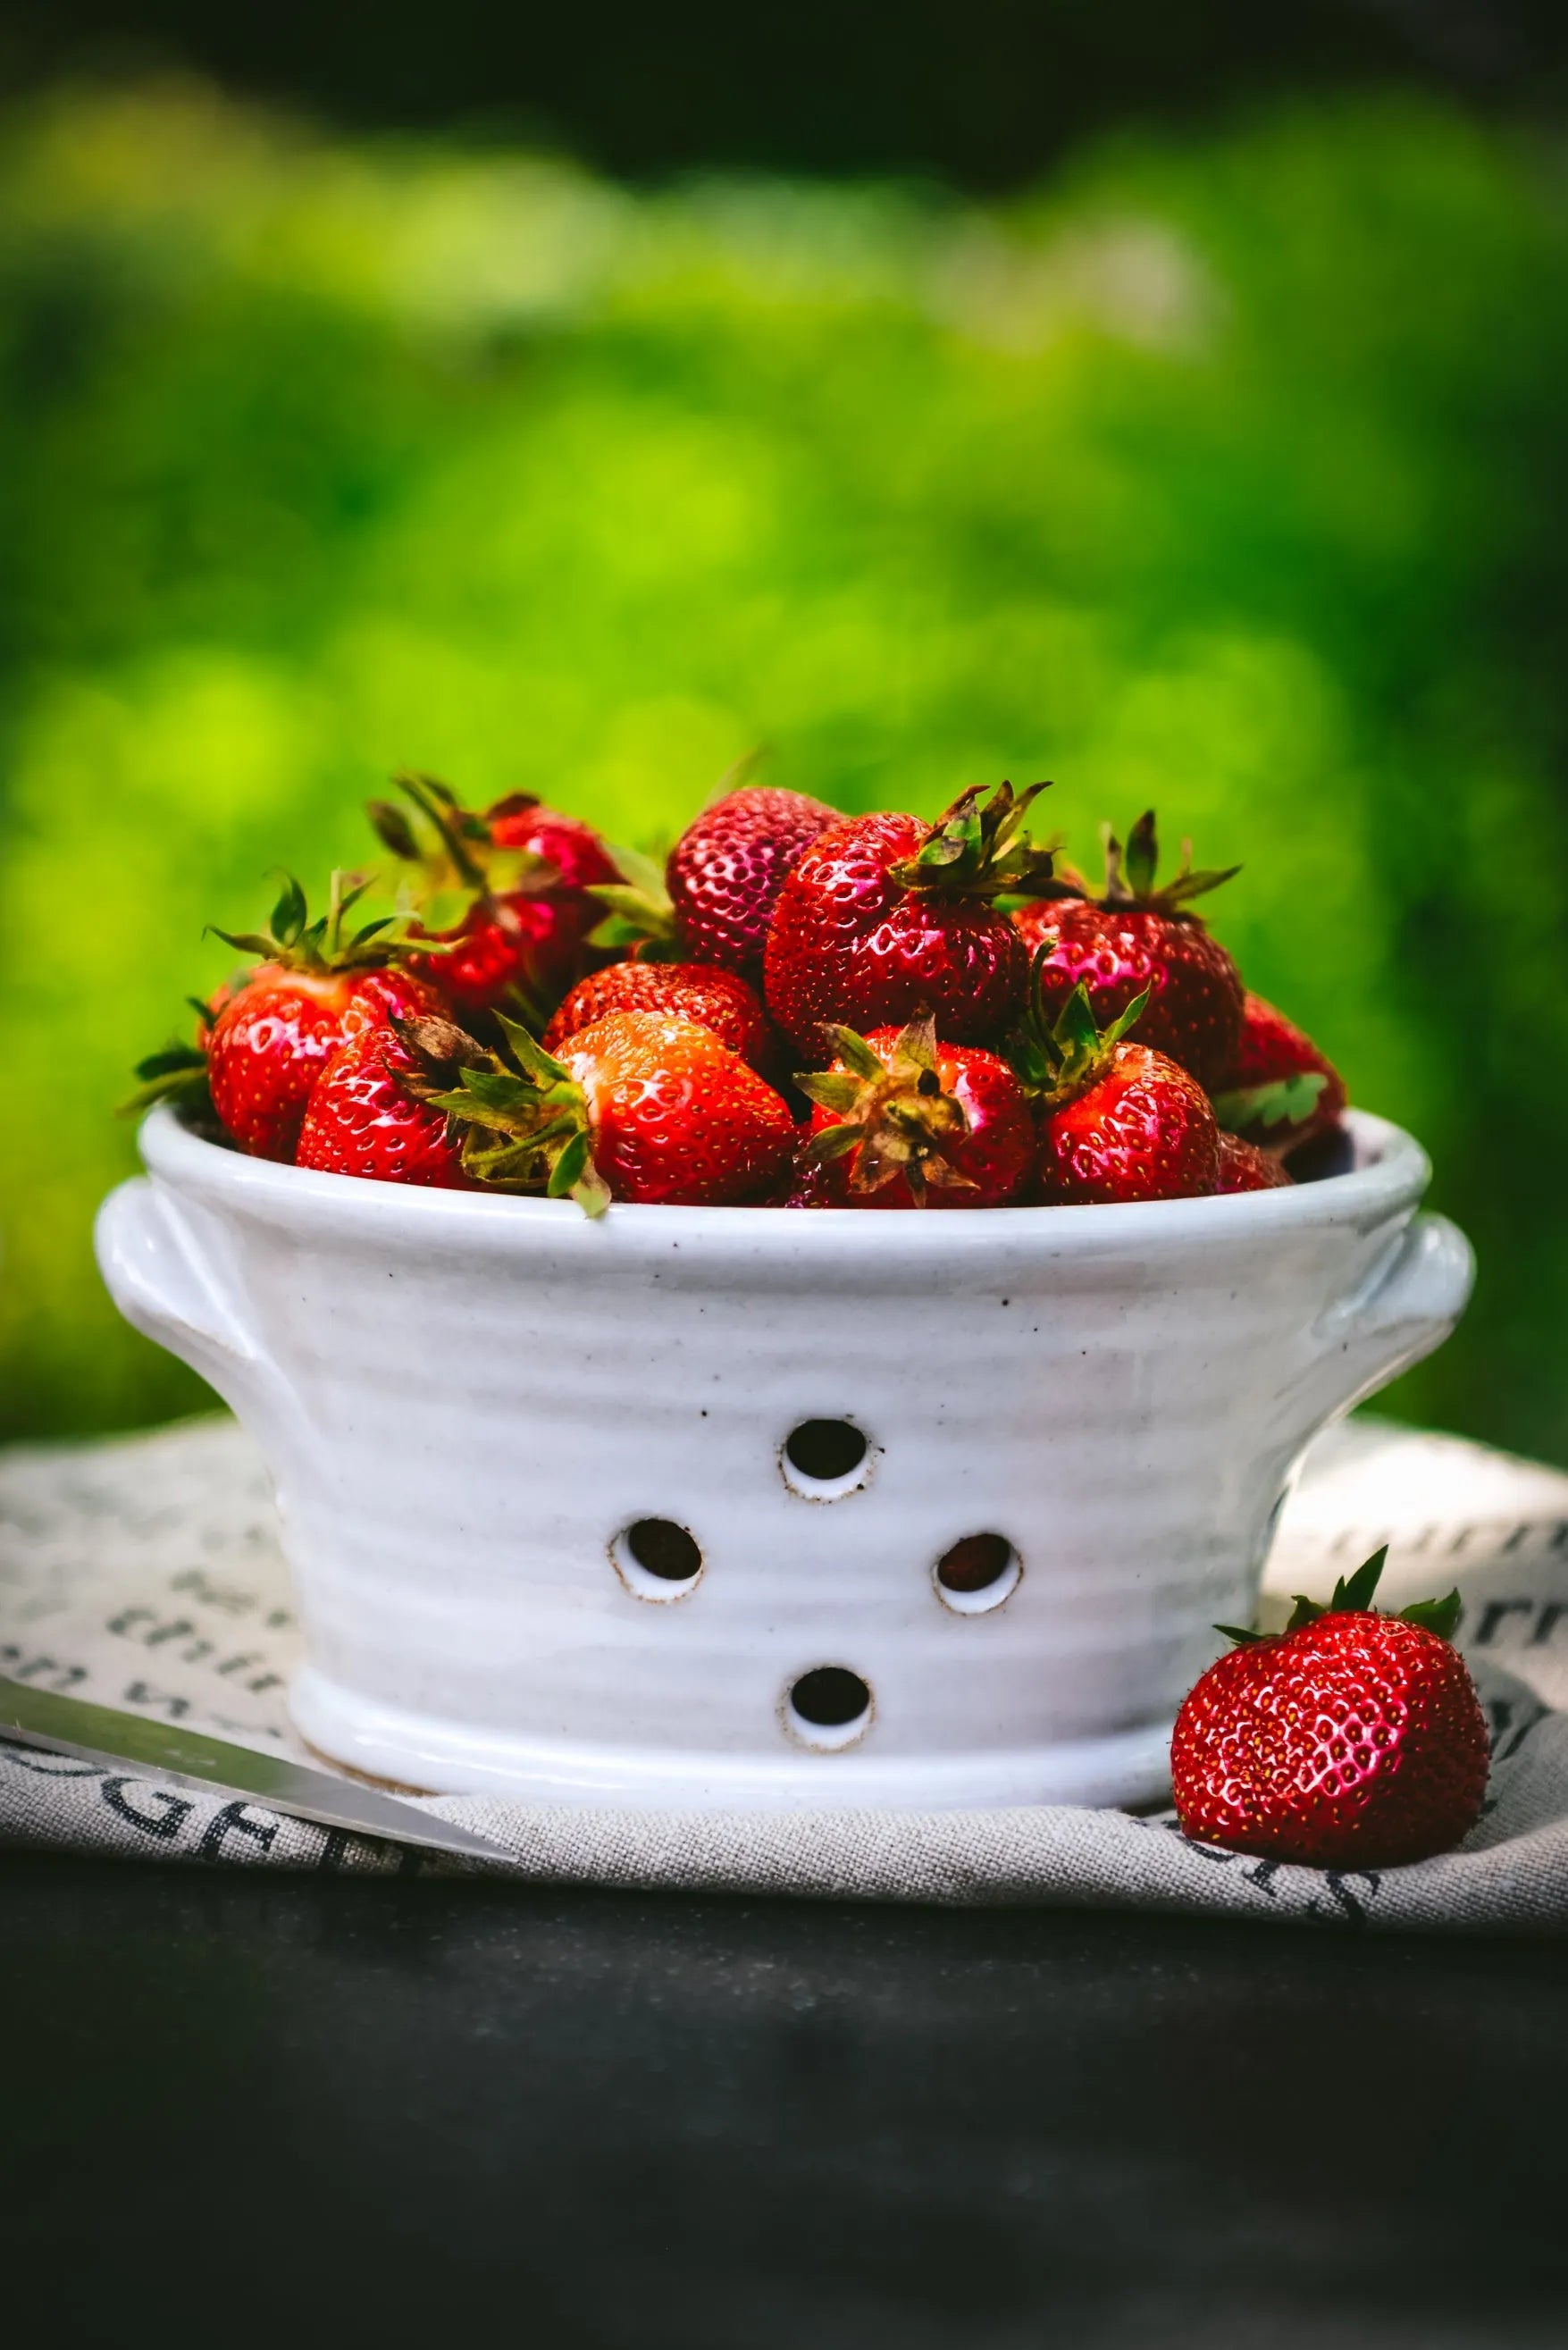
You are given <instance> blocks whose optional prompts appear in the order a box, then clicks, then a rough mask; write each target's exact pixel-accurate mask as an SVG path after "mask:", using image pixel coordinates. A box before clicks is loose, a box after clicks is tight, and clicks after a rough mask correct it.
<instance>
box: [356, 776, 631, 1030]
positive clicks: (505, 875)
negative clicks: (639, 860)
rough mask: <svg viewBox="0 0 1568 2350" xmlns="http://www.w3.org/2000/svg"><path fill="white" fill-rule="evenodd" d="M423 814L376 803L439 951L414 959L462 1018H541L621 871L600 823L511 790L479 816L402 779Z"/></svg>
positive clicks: (435, 785) (384, 838) (438, 786)
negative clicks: (603, 888)
mask: <svg viewBox="0 0 1568 2350" xmlns="http://www.w3.org/2000/svg"><path fill="white" fill-rule="evenodd" d="M397 784H398V788H399V789H400V791H401V792H403V793H404V794H405V795H406V796H407V797H408V798H409V800H410V801H411V803H412V804H413V806H414V807H415V809H416V810H417V811H418V814H419V816H420V817H421V819H422V825H421V827H418V828H416V826H415V825H414V824H413V823H411V822H410V819H409V817H408V816H407V815H406V814H405V813H404V811H403V810H402V809H401V808H400V807H398V806H394V805H393V804H392V803H390V802H389V801H384V800H373V801H372V802H371V803H370V805H369V811H368V812H369V817H370V821H371V824H372V826H373V827H374V828H375V831H376V833H377V835H378V837H379V839H380V841H381V844H382V846H383V847H386V848H389V849H390V851H391V852H392V854H393V856H394V857H396V858H398V859H399V860H400V864H401V865H402V866H403V867H404V868H406V870H405V887H410V886H411V887H412V889H413V891H414V894H415V898H416V902H417V903H418V904H419V906H420V909H421V923H422V927H423V934H424V935H425V936H426V937H428V938H431V939H432V940H434V941H437V942H439V945H440V948H441V951H440V952H435V953H431V954H427V955H414V956H412V957H410V967H411V968H412V969H414V970H417V971H419V972H422V973H423V974H424V975H425V976H426V977H428V978H430V979H431V980H432V981H433V982H434V983H435V984H436V985H437V986H439V987H440V988H441V992H442V993H443V994H444V995H445V996H446V998H447V1000H448V1002H449V1003H451V1004H452V1006H453V1007H454V1009H456V1010H457V1011H459V1012H460V1013H461V1014H462V1016H463V1018H465V1019H468V1020H472V1021H473V1022H474V1023H476V1024H481V1025H483V1024H484V1023H486V1022H487V1020H488V1019H489V1017H490V1015H491V1014H493V1013H494V1012H495V1011H497V1010H499V1009H504V1008H506V1007H508V1006H510V1007H511V1008H512V1009H513V1010H514V1011H516V1012H520V1013H523V1014H527V1015H529V1016H540V1017H543V1016H544V1015H545V1014H546V1013H547V1012H548V1011H549V1009H550V1007H551V1006H552V1005H553V1004H554V1003H556V1002H557V1001H558V999H559V998H560V997H561V995H563V994H564V993H565V992H566V989H567V988H569V987H570V986H571V985H572V983H573V982H574V981H575V980H576V979H577V978H579V977H580V976H581V974H582V972H583V971H584V970H585V969H586V967H587V963H588V962H589V961H590V960H591V956H590V954H589V951H588V947H587V940H588V934H589V932H590V931H592V930H594V929H595V928H596V927H597V924H598V922H599V920H600V919H601V917H602V915H603V912H604V909H603V907H602V906H601V905H600V903H599V901H598V899H597V898H596V897H594V896H593V895H592V894H591V892H592V891H593V890H594V889H596V888H597V887H598V886H599V885H601V884H604V883H609V882H613V881H614V880H615V879H616V865H615V861H614V859H613V858H612V857H611V855H610V852H609V850H608V849H607V847H606V846H605V844H604V842H603V841H602V840H601V839H600V838H599V836H598V835H597V833H596V832H595V831H594V830H593V829H592V827H590V826H588V825H586V824H583V823H580V822H579V821H578V819H577V818H576V816H562V815H560V814H559V813H558V812H557V811H556V809H554V808H547V807H544V806H541V805H540V803H539V802H538V801H537V800H536V799H535V798H534V797H533V796H532V795H531V794H529V793H526V792H515V793H514V794H512V795H511V796H510V797H509V798H506V799H503V800H498V801H496V802H495V804H494V806H492V807H489V808H486V809H485V810H483V812H482V813H476V812H475V811H473V810H472V809H468V808H464V807H462V806H460V805H459V803H458V800H457V796H456V795H455V793H453V792H452V790H451V789H450V788H449V787H448V786H447V785H445V784H442V783H439V782H438V781H437V780H436V779H435V777H433V776H431V775H400V776H398V778H397Z"/></svg>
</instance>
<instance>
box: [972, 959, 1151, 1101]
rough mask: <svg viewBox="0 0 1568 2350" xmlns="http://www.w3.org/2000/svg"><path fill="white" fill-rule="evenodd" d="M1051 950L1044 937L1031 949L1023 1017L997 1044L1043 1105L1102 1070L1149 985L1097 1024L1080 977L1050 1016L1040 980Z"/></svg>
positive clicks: (1064, 1097) (1080, 1089) (1073, 1095)
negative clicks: (1108, 1019) (1110, 1018)
mask: <svg viewBox="0 0 1568 2350" xmlns="http://www.w3.org/2000/svg"><path fill="white" fill-rule="evenodd" d="M1051 952H1052V948H1051V941H1049V940H1048V939H1047V940H1045V941H1043V943H1042V944H1041V945H1039V946H1038V947H1036V948H1035V950H1034V953H1033V957H1032V959H1031V962H1030V965H1029V999H1028V1003H1027V1006H1026V1009H1025V1011H1024V1014H1023V1019H1022V1021H1021V1022H1020V1023H1019V1024H1018V1026H1017V1027H1016V1028H1015V1029H1014V1030H1013V1032H1012V1035H1011V1036H1010V1037H1009V1038H1008V1040H1007V1043H1006V1045H1004V1046H1003V1048H1002V1050H1003V1057H1004V1058H1005V1059H1006V1060H1007V1061H1008V1062H1009V1064H1010V1065H1011V1066H1012V1071H1013V1074H1014V1076H1016V1077H1017V1079H1018V1082H1019V1084H1020V1085H1021V1086H1022V1087H1023V1090H1024V1092H1025V1093H1027V1094H1029V1095H1031V1096H1032V1097H1033V1099H1034V1100H1035V1101H1037V1102H1038V1103H1039V1104H1040V1105H1041V1106H1042V1107H1044V1108H1046V1109H1060V1108H1061V1107H1063V1105H1064V1103H1066V1102H1070V1101H1075V1100H1076V1099H1077V1097H1078V1096H1079V1095H1080V1094H1082V1093H1086V1092H1087V1090H1088V1088H1089V1087H1091V1086H1092V1085H1093V1084H1095V1082H1096V1079H1097V1078H1099V1077H1101V1076H1104V1075H1105V1073H1106V1069H1107V1068H1108V1067H1109V1066H1110V1061H1111V1055H1112V1053H1113V1052H1114V1051H1115V1049H1116V1046H1117V1045H1119V1044H1120V1043H1121V1042H1122V1040H1123V1038H1124V1037H1126V1036H1127V1035H1128V1033H1129V1031H1130V1030H1131V1029H1132V1028H1133V1027H1134V1026H1135V1025H1136V1024H1137V1022H1138V1020H1139V1019H1141V1017H1142V1016H1143V1011H1144V1007H1145V1005H1146V1004H1147V1002H1148V998H1149V991H1148V989H1147V987H1146V988H1144V989H1142V990H1141V991H1140V992H1139V993H1138V994H1137V995H1135V996H1134V997H1133V1000H1132V1002H1131V1003H1128V1004H1127V1005H1126V1006H1125V1007H1124V1008H1123V1010H1122V1011H1120V1012H1118V1013H1117V1014H1116V1018H1115V1019H1114V1020H1113V1021H1111V1022H1110V1023H1109V1024H1108V1025H1107V1026H1106V1027H1104V1028H1101V1027H1099V1026H1098V1025H1097V1024H1096V1020H1095V1008H1094V1005H1093V1004H1092V1003H1090V1001H1089V991H1088V989H1087V988H1086V987H1085V985H1084V983H1083V982H1082V980H1080V981H1079V983H1078V984H1077V986H1076V987H1075V989H1074V990H1073V993H1072V994H1071V995H1069V997H1068V998H1067V1001H1066V1003H1064V1005H1063V1006H1062V1009H1061V1011H1060V1012H1059V1013H1058V1014H1056V1017H1055V1019H1054V1021H1053V1020H1052V1019H1051V1018H1050V1016H1049V1014H1047V1012H1046V1009H1045V993H1044V983H1043V979H1044V969H1045V965H1046V963H1047V962H1048V961H1049V960H1050V956H1051Z"/></svg>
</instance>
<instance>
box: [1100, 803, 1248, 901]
mask: <svg viewBox="0 0 1568 2350" xmlns="http://www.w3.org/2000/svg"><path fill="white" fill-rule="evenodd" d="M1100 839H1101V842H1102V844H1103V846H1104V848H1105V852H1106V886H1105V889H1104V891H1103V893H1102V895H1101V897H1100V900H1099V902H1100V904H1101V905H1102V906H1138V907H1144V908H1150V909H1158V910H1159V911H1161V912H1162V913H1168V914H1170V913H1176V912H1178V911H1179V910H1180V908H1181V907H1183V906H1184V905H1186V904H1187V903H1188V901H1189V899H1193V898H1201V897H1204V896H1206V895H1207V893H1208V892H1209V891H1210V889H1219V888H1220V884H1221V883H1222V882H1225V881H1231V880H1233V879H1235V877H1236V875H1237V874H1238V873H1240V871H1241V867H1240V866H1239V865H1228V866H1226V867H1224V868H1223V869H1220V868H1206V869H1204V870H1203V871H1201V872H1196V873H1195V872H1194V871H1193V869H1192V843H1191V842H1190V841H1189V840H1184V841H1183V842H1182V844H1181V864H1180V867H1179V869H1178V870H1177V872H1176V873H1174V874H1173V875H1172V877H1171V879H1169V880H1168V882H1167V883H1166V885H1165V887H1164V888H1163V889H1156V887H1155V876H1156V874H1157V872H1158V869H1159V840H1158V834H1157V832H1156V830H1155V821H1154V810H1153V809H1152V808H1145V810H1144V812H1143V814H1142V816H1139V818H1138V820H1137V823H1136V824H1135V825H1134V827H1133V828H1132V830H1131V832H1129V833H1128V835H1127V847H1126V848H1125V849H1124V848H1123V847H1122V844H1121V842H1120V841H1119V840H1118V839H1117V838H1116V834H1115V832H1114V831H1113V829H1112V828H1111V827H1110V826H1109V825H1108V824H1103V825H1102V826H1101V827H1100Z"/></svg>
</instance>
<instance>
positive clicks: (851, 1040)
mask: <svg viewBox="0 0 1568 2350" xmlns="http://www.w3.org/2000/svg"><path fill="white" fill-rule="evenodd" d="M825 1033H826V1035H829V1036H831V1037H832V1039H833V1048H834V1051H835V1052H836V1054H837V1055H838V1057H839V1059H840V1060H841V1061H842V1062H843V1063H844V1065H845V1067H846V1068H847V1069H852V1070H853V1071H854V1073H855V1075H856V1076H857V1077H873V1078H877V1077H883V1076H886V1075H887V1071H886V1070H885V1069H884V1067H883V1066H882V1064H881V1062H880V1061H879V1060H878V1059H877V1055H876V1054H875V1053H874V1052H873V1051H872V1050H871V1047H870V1045H868V1044H867V1042H866V1039H865V1037H864V1036H860V1035H857V1034H856V1032H855V1030H854V1029H853V1028H842V1027H839V1026H837V1025H836V1024H835V1023H833V1022H831V1021H829V1022H827V1023H826V1024H825Z"/></svg>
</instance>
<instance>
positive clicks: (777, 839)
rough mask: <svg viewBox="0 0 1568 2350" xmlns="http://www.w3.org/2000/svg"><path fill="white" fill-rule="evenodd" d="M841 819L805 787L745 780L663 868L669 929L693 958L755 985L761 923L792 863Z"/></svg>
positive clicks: (763, 933) (690, 831)
mask: <svg viewBox="0 0 1568 2350" xmlns="http://www.w3.org/2000/svg"><path fill="white" fill-rule="evenodd" d="M842 821H843V819H842V818H841V816H839V815H838V813H837V811H836V809H834V808H830V807H826V806H824V805H823V803H822V801H821V800H814V799H810V798H808V797H807V795H806V794H805V792H785V791H775V790H774V789H771V788H769V787H766V786H763V785H747V786H746V788H745V789H743V790H742V791H738V792H727V793H726V794H725V795H724V796H723V798H722V799H719V800H715V801H714V802H713V804H712V806H711V807H705V808H704V809H703V811H702V813H701V816H698V817H697V819H696V821H695V822H694V823H692V824H689V825H688V826H687V827H686V829H685V831H684V832H683V833H682V834H681V836H680V839H679V840H678V841H677V842H676V844H675V846H674V847H673V848H672V849H671V850H670V858H669V862H668V863H667V865H666V866H665V868H664V879H665V886H666V887H667V889H669V892H670V906H671V909H672V910H673V914H674V919H675V926H676V933H677V936H678V937H679V939H680V944H681V947H682V949H683V950H684V951H685V952H686V953H687V954H688V955H690V956H691V959H692V961H693V962H715V963H720V964H722V966H723V968H724V969H725V970H726V971H737V972H743V973H744V974H745V976H746V977H747V978H748V979H751V980H753V981H754V982H755V983H756V984H757V985H759V986H760V985H761V983H762V976H763V949H764V948H765V946H766V945H767V938H768V925H769V923H770V922H771V921H772V920H773V917H774V907H775V906H776V905H777V904H778V900H779V892H780V891H781V890H782V889H783V888H784V882H785V880H786V879H787V878H788V876H789V873H790V870H791V868H792V867H793V866H794V865H795V863H796V862H797V861H798V859H799V858H800V857H801V855H802V853H803V851H805V849H807V848H809V847H810V846H811V844H812V842H813V841H814V840H815V838H816V837H817V836H818V834H820V833H824V832H826V830H827V828H828V827H829V826H830V825H835V824H839V823H841V822H842Z"/></svg>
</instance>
